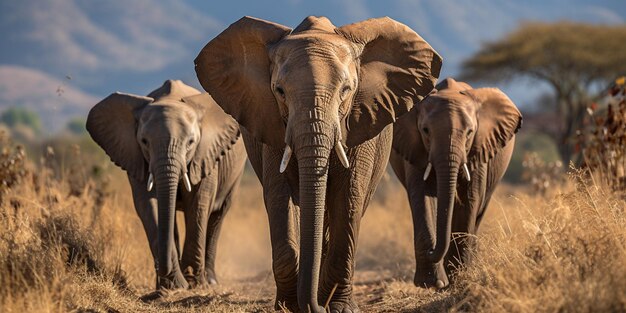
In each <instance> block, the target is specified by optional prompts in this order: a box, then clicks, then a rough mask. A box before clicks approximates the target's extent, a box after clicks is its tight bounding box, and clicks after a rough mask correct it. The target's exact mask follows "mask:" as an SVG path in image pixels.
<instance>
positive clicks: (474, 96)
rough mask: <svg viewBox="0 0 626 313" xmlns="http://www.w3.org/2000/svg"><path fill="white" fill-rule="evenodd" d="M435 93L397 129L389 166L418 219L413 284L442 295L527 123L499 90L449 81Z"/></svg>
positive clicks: (469, 243) (409, 114) (416, 221)
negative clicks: (441, 291) (524, 123)
mask: <svg viewBox="0 0 626 313" xmlns="http://www.w3.org/2000/svg"><path fill="white" fill-rule="evenodd" d="M435 89H436V90H434V91H433V92H431V94H430V95H429V96H427V97H426V98H424V99H423V100H422V101H421V102H420V103H419V104H418V105H416V106H415V107H413V109H412V110H411V111H410V112H409V113H407V114H406V115H404V116H403V117H402V118H400V119H399V120H398V121H397V122H396V123H395V124H394V135H393V150H392V153H391V157H390V163H391V166H392V168H393V170H394V172H395V173H396V175H397V176H398V178H399V180H400V182H401V183H402V184H403V185H404V188H405V189H406V191H407V194H408V198H409V203H410V206H411V213H412V215H413V228H414V234H415V235H414V249H415V259H416V270H415V278H414V283H415V285H416V286H419V287H436V288H439V289H441V288H444V287H446V286H447V285H448V284H449V279H448V275H447V274H446V272H447V273H449V274H452V273H454V271H455V269H457V268H458V266H459V265H461V264H462V263H463V262H465V261H466V260H467V258H468V246H470V245H471V241H472V238H473V236H472V235H474V234H475V233H476V231H477V230H478V226H479V225H480V222H481V219H482V217H483V215H484V213H485V209H486V208H487V206H488V205H489V200H490V198H491V195H492V194H493V191H494V189H495V187H496V185H497V184H498V182H499V181H500V180H501V179H502V176H503V175H504V172H505V171H506V169H507V167H508V165H509V161H510V160H511V155H512V153H513V146H514V143H515V133H516V132H517V131H518V130H519V128H520V127H521V125H522V115H521V113H520V112H519V110H518V109H517V107H516V106H515V104H513V102H512V101H511V99H509V98H508V97H507V96H506V95H505V94H504V93H503V92H502V91H500V90H499V89H496V88H479V89H473V88H472V87H471V86H470V85H468V84H466V83H463V82H457V81H455V80H454V79H452V78H447V79H446V80H444V81H442V82H440V83H439V84H438V85H437V86H435ZM459 176H461V178H458V177H459ZM451 234H455V237H454V238H451ZM444 267H445V269H444Z"/></svg>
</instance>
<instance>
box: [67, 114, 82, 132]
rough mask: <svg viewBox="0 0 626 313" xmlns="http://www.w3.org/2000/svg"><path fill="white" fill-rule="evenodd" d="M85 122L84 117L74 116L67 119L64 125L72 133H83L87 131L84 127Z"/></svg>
mask: <svg viewBox="0 0 626 313" xmlns="http://www.w3.org/2000/svg"><path fill="white" fill-rule="evenodd" d="M85 123H86V122H85V119H84V118H81V117H75V118H73V119H71V120H69V121H68V122H67V125H66V126H65V127H66V128H67V130H69V131H70V132H71V133H72V134H74V135H83V134H86V133H87V128H86V127H85Z"/></svg>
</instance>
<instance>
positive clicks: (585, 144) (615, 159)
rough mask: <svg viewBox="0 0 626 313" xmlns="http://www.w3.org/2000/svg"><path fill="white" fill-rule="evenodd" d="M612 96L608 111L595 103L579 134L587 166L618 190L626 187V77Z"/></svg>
mask: <svg viewBox="0 0 626 313" xmlns="http://www.w3.org/2000/svg"><path fill="white" fill-rule="evenodd" d="M608 90H609V96H610V97H612V99H611V100H612V101H611V103H609V105H608V107H607V109H606V110H604V111H601V110H598V105H597V104H595V103H592V104H591V105H590V106H589V108H588V110H587V111H588V113H589V115H588V116H587V119H586V121H585V122H586V123H585V124H584V126H585V127H583V128H582V129H581V130H580V131H579V132H578V147H579V148H582V155H583V160H584V164H585V166H587V167H589V168H590V169H591V170H592V172H594V173H596V174H597V176H598V178H599V179H601V180H603V183H605V184H606V185H608V186H611V187H612V188H613V189H614V190H620V191H621V190H624V188H626V148H625V147H626V77H620V78H618V79H616V80H615V82H614V83H613V84H612V85H611V86H610V87H609V89H608Z"/></svg>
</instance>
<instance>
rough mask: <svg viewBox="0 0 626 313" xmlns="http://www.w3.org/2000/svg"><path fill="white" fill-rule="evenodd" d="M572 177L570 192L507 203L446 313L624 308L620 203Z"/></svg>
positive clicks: (585, 178) (585, 179)
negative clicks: (450, 312) (551, 196)
mask: <svg viewBox="0 0 626 313" xmlns="http://www.w3.org/2000/svg"><path fill="white" fill-rule="evenodd" d="M571 177H572V179H573V180H574V181H575V182H574V186H575V188H574V190H571V191H568V192H564V193H561V194H560V195H558V196H557V197H555V198H553V199H550V200H549V199H543V198H538V197H523V198H514V199H511V201H509V202H510V203H509V205H510V207H509V209H508V210H506V211H501V212H503V213H502V214H500V216H499V217H498V218H497V219H496V220H495V221H494V222H496V224H495V225H494V224H493V223H492V227H491V228H490V230H489V231H487V232H485V233H483V234H482V235H480V236H479V240H478V249H477V251H476V253H475V254H474V256H473V258H472V261H471V262H470V264H469V265H468V266H467V267H466V268H465V269H463V270H462V271H461V273H460V274H459V277H458V279H457V281H458V282H459V283H458V285H457V286H456V287H455V288H453V290H452V291H451V292H452V293H455V294H457V296H456V297H457V298H458V299H463V300H462V301H460V302H459V303H456V304H455V305H453V306H452V308H453V309H455V310H460V311H472V312H618V311H625V310H626V271H624V268H626V250H625V248H626V247H625V244H624V243H625V241H624V239H626V238H625V237H626V228H624V223H625V222H626V213H625V212H624V207H625V205H626V203H624V200H622V199H621V198H620V197H619V196H617V195H616V194H614V193H612V192H611V191H610V188H607V187H604V186H599V185H595V184H593V181H592V180H590V179H589V175H585V173H584V172H582V171H575V172H574V173H572V174H571ZM496 225H497V226H496Z"/></svg>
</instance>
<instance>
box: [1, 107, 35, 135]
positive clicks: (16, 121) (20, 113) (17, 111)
mask: <svg viewBox="0 0 626 313" xmlns="http://www.w3.org/2000/svg"><path fill="white" fill-rule="evenodd" d="M0 121H1V122H2V123H4V124H6V125H7V126H9V127H11V128H14V127H16V126H18V125H24V126H27V127H29V128H31V129H32V130H34V131H35V132H36V133H40V132H41V119H40V118H39V115H37V113H35V112H33V111H30V110H28V109H26V108H21V107H12V108H9V109H7V110H6V111H4V112H2V115H0Z"/></svg>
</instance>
